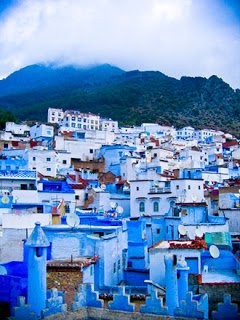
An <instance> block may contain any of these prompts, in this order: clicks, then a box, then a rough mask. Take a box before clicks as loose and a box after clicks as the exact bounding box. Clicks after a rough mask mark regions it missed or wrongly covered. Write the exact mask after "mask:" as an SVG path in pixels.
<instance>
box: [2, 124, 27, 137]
mask: <svg viewBox="0 0 240 320" xmlns="http://www.w3.org/2000/svg"><path fill="white" fill-rule="evenodd" d="M5 131H6V132H11V133H12V134H14V135H24V136H29V132H30V128H29V126H27V125H26V124H17V123H15V122H6V125H5Z"/></svg>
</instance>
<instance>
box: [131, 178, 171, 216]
mask: <svg viewBox="0 0 240 320" xmlns="http://www.w3.org/2000/svg"><path fill="white" fill-rule="evenodd" d="M130 186H131V192H130V213H131V217H140V216H160V215H165V214H166V213H168V211H169V210H170V208H171V206H172V201H174V200H175V198H174V196H173V195H172V193H171V190H170V187H169V186H166V183H165V182H164V181H162V182H161V181H158V183H156V181H154V180H134V181H130Z"/></svg>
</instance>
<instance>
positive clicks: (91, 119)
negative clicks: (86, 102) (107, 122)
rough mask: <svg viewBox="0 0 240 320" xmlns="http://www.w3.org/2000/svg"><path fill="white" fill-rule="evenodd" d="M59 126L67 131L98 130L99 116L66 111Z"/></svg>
mask: <svg viewBox="0 0 240 320" xmlns="http://www.w3.org/2000/svg"><path fill="white" fill-rule="evenodd" d="M61 126H62V127H64V128H68V130H73V131H76V130H99V129H100V116H98V115H95V114H92V113H82V112H79V111H75V110H67V111H65V113H64V117H63V119H62V122H61Z"/></svg>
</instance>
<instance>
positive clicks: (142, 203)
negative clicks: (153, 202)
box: [139, 201, 145, 212]
mask: <svg viewBox="0 0 240 320" xmlns="http://www.w3.org/2000/svg"><path fill="white" fill-rule="evenodd" d="M139 211H140V212H145V203H144V202H143V201H141V202H140V203H139Z"/></svg>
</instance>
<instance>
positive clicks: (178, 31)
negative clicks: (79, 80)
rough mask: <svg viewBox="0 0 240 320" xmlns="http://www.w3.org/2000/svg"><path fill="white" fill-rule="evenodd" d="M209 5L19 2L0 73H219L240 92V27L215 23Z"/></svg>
mask: <svg viewBox="0 0 240 320" xmlns="http://www.w3.org/2000/svg"><path fill="white" fill-rule="evenodd" d="M212 1H213V0H212ZM205 2H206V1H204V0H202V1H201V5H199V4H198V3H199V2H198V1H192V0H171V1H169V0H131V1H129V0H121V1H118V0H91V1H89V0H23V1H20V2H18V4H17V5H15V6H13V7H12V9H11V10H9V9H8V11H7V14H6V15H5V16H4V17H3V19H1V22H0V48H1V50H0V76H1V77H4V76H6V75H8V74H9V73H11V72H13V71H15V70H16V69H19V68H21V67H23V66H25V65H29V64H34V63H39V62H46V63H47V62H57V63H58V64H63V65H64V64H76V65H86V64H96V63H110V64H114V65H117V66H119V67H122V68H123V69H125V70H132V69H140V70H160V71H162V72H164V73H166V74H168V75H170V76H174V77H178V78H179V77H181V76H182V75H190V76H207V77H209V76H210V75H212V74H216V75H218V76H220V77H222V78H223V79H224V80H225V81H227V82H229V83H230V84H231V85H232V86H233V87H240V77H239V74H240V72H239V71H240V67H239V65H240V62H239V61H238V60H239V59H238V56H239V53H240V40H239V39H240V34H239V33H240V32H238V29H237V22H235V23H234V24H231V23H228V24H226V21H225V22H224V23H223V22H222V21H218V20H217V19H214V18H213V16H212V14H210V15H208V11H207V10H206V9H207V3H205ZM208 4H209V1H208ZM221 14H224V12H223V11H222V12H221ZM226 18H227V17H226ZM227 21H228V20H227Z"/></svg>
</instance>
